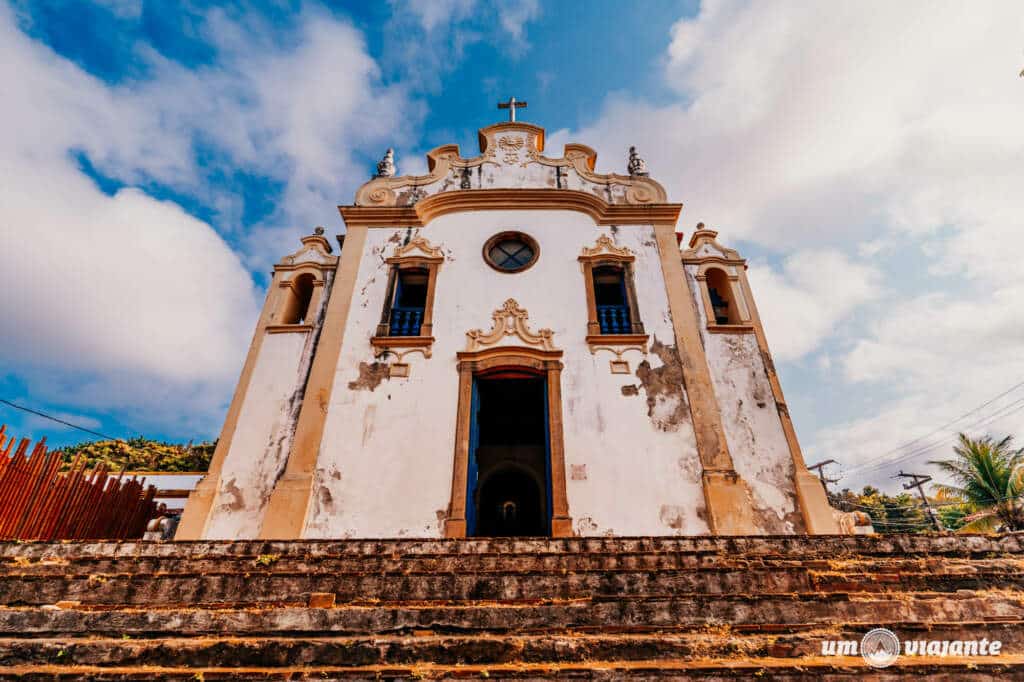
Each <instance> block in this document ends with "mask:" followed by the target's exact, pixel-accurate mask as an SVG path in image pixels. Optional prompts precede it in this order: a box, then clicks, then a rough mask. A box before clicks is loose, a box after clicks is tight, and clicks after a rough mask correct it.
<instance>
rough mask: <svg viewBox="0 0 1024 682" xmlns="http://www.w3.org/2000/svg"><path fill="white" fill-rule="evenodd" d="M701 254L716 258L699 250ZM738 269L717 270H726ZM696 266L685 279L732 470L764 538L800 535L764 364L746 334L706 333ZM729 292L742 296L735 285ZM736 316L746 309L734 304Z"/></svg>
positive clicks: (788, 462)
mask: <svg viewBox="0 0 1024 682" xmlns="http://www.w3.org/2000/svg"><path fill="white" fill-rule="evenodd" d="M701 255H722V254H719V253H717V252H712V251H711V249H710V247H708V246H705V247H704V252H702V253H701ZM735 267H738V266H723V268H724V269H726V270H728V271H731V270H732V268H735ZM698 268H699V266H697V265H687V266H686V267H685V270H686V279H687V285H688V287H689V290H690V294H691V295H692V296H693V300H694V301H695V304H696V308H697V312H698V320H699V326H700V333H701V337H702V339H703V342H704V352H705V354H706V356H707V362H708V368H709V369H710V371H711V379H712V384H713V386H714V390H715V398H716V400H717V402H718V407H719V410H720V412H721V415H722V426H723V428H724V430H725V439H726V443H728V445H729V451H730V453H731V454H732V459H733V467H734V468H735V470H736V472H737V473H738V474H739V475H740V476H741V477H742V478H743V480H744V481H746V482H747V484H748V485H749V486H750V490H751V493H752V494H753V496H754V504H755V507H756V519H757V521H758V523H759V524H760V525H761V527H762V529H763V530H764V531H765V532H768V533H778V534H790V533H802V532H804V523H803V519H802V517H801V514H800V508H799V504H798V502H797V499H796V493H795V490H794V485H793V477H794V467H793V459H792V456H791V454H790V451H789V444H788V443H787V441H786V436H785V433H784V431H783V430H782V421H781V419H780V417H779V412H778V406H777V405H776V402H775V398H774V396H773V394H772V390H771V385H770V384H769V382H768V376H767V374H766V373H765V366H764V360H763V359H762V357H761V352H760V349H759V348H758V345H757V337H756V336H755V335H754V334H752V333H711V332H709V331H708V329H707V311H706V310H705V308H704V302H703V300H702V298H701V292H700V287H703V286H704V282H698V281H697V279H696V274H697V270H698ZM734 293H735V294H736V295H737V297H743V296H744V292H743V291H742V288H741V287H740V285H739V283H734ZM737 304H738V305H739V306H740V309H741V310H742V311H744V312H745V311H746V310H747V309H748V308H749V306H747V305H746V301H745V299H742V300H737Z"/></svg>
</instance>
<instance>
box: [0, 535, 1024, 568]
mask: <svg viewBox="0 0 1024 682" xmlns="http://www.w3.org/2000/svg"><path fill="white" fill-rule="evenodd" d="M630 552H633V553H636V552H676V553H688V554H719V555H723V556H748V557H755V556H767V557H771V556H776V557H782V558H787V557H788V558H824V559H833V558H837V557H843V556H864V557H867V556H897V557H906V556H960V557H982V558H983V557H984V556H988V555H1024V534H1006V535H999V536H988V535H874V536H865V535H862V536H796V535H792V536H791V535H787V536H743V537H726V536H717V537H716V536H689V537H636V538H628V537H615V538H480V539H461V540H401V539H391V540H321V541H318V540H303V541H265V540H248V541H246V540H243V541H194V542H81V541H79V542H62V543H49V542H0V560H15V559H21V560H28V561H33V562H36V561H39V560H40V559H43V558H46V557H49V558H56V559H66V560H69V561H73V560H76V559H78V558H88V557H135V558H160V557H179V558H203V557H207V558H212V557H220V556H234V557H248V558H252V559H256V558H257V557H260V556H265V555H278V556H283V555H294V556H305V557H308V558H320V557H332V556H333V557H341V556H356V557H359V556H367V557H377V556H382V555H384V556H386V555H394V556H396V557H398V556H408V555H432V556H439V555H443V556H447V555H467V554H469V555H477V554H499V555H515V554H519V555H533V554H545V553H548V554H550V553H556V554H558V553H605V554H615V553H630Z"/></svg>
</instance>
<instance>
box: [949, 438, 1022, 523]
mask: <svg viewBox="0 0 1024 682" xmlns="http://www.w3.org/2000/svg"><path fill="white" fill-rule="evenodd" d="M1012 443H1013V437H1012V436H1007V437H1005V438H1003V439H1002V440H1000V441H995V440H993V438H992V437H991V436H984V437H982V438H969V437H968V436H966V435H964V434H962V433H961V434H960V438H959V443H958V444H957V445H956V446H955V447H954V448H953V453H954V454H955V455H956V458H955V459H948V460H941V461H932V462H929V464H934V465H936V466H938V467H939V468H940V469H942V471H943V472H944V473H946V474H948V475H949V476H950V477H951V478H952V479H953V481H954V483H953V484H951V485H937V486H935V487H936V489H937V490H938V491H939V492H940V493H942V494H944V495H948V496H950V497H953V498H956V499H959V500H962V501H963V511H964V513H965V515H964V517H963V519H962V525H961V526H960V530H962V531H969V532H978V531H982V532H985V531H995V530H1009V531H1013V530H1024V508H1022V501H1024V466H1022V465H1024V449H1017V450H1014V449H1013V447H1012Z"/></svg>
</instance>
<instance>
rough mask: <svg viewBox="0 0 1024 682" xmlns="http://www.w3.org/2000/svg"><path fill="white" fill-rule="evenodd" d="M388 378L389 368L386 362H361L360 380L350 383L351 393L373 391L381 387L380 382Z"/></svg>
mask: <svg viewBox="0 0 1024 682" xmlns="http://www.w3.org/2000/svg"><path fill="white" fill-rule="evenodd" d="M387 376H388V366H387V363H384V362H376V361H374V362H360V363H359V378H358V379H356V380H355V381H350V382H348V388H349V390H350V391H372V390H373V389H375V388H377V387H378V386H380V382H381V381H383V380H384V379H386V378H387Z"/></svg>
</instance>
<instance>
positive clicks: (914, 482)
mask: <svg viewBox="0 0 1024 682" xmlns="http://www.w3.org/2000/svg"><path fill="white" fill-rule="evenodd" d="M896 478H909V479H911V480H910V483H904V484H903V489H904V490H910V489H911V488H917V492H918V494H919V495H920V496H921V501H922V502H924V508H925V510H926V511H927V512H928V518H930V519H931V520H932V523H933V524H935V530H937V531H939V532H940V533H941V532H942V531H944V530H945V528H943V527H942V523H941V522H940V521H939V517H938V516H937V515H936V514H935V510H934V509H932V503H931V502H929V501H928V496H927V495H925V494H924V488H923V487H922V486H923V485H924V484H925V483H927V482H928V481H930V480H932V477H931V476H922V475H921V474H905V473H903V471H900V472H899V473H898V474H896Z"/></svg>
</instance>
